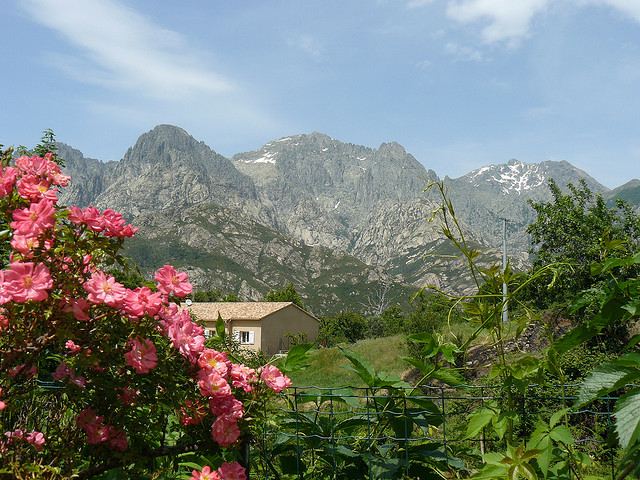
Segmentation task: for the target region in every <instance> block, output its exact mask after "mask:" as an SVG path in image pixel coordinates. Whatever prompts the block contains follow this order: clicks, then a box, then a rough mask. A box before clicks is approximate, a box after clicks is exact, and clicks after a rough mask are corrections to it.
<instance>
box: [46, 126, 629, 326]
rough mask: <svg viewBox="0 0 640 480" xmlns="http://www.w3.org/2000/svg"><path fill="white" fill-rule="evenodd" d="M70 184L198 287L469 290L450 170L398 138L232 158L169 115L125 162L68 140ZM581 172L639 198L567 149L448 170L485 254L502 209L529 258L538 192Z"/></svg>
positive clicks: (139, 249) (313, 138) (515, 250)
mask: <svg viewBox="0 0 640 480" xmlns="http://www.w3.org/2000/svg"><path fill="white" fill-rule="evenodd" d="M58 153H59V154H60V156H61V157H62V158H64V159H65V162H66V167H65V168H66V172H67V173H68V174H69V175H71V176H72V184H71V185H70V186H69V187H67V188H66V189H65V191H63V192H62V194H61V201H62V202H63V203H66V204H76V205H80V206H86V205H95V206H97V207H100V208H107V207H109V208H113V209H115V210H118V211H121V212H123V214H124V215H125V216H126V217H127V218H128V220H129V221H131V222H132V223H134V224H135V225H136V226H139V227H140V231H139V233H138V235H137V236H136V237H135V238H134V239H132V240H131V241H129V242H128V244H127V254H128V255H130V256H131V257H132V258H133V259H134V260H136V261H137V262H138V264H139V265H140V266H141V268H142V269H143V271H144V272H145V273H149V272H151V271H152V270H153V269H155V268H157V267H158V266H161V265H163V264H165V263H172V264H174V265H176V266H178V267H181V268H183V269H185V270H187V271H188V272H189V274H190V276H191V278H192V281H193V283H194V284H195V285H196V288H198V289H201V290H206V289H219V290H221V291H223V292H233V293H237V294H238V295H239V296H240V297H242V298H246V299H258V298H261V297H262V295H263V294H264V293H265V292H266V291H268V290H270V289H272V288H278V287H281V286H283V285H284V284H285V283H286V282H289V281H291V282H292V283H293V284H294V285H295V286H296V288H297V289H298V290H299V291H300V293H301V294H302V296H303V298H304V300H305V302H306V303H307V305H308V306H309V307H310V308H311V309H312V310H313V311H315V312H316V313H322V314H324V313H331V312H335V311H338V310H342V309H349V308H355V309H358V310H360V311H368V312H376V311H379V310H380V309H381V308H383V307H384V306H385V305H386V304H388V303H389V302H393V301H395V300H396V299H400V298H404V299H406V298H408V296H409V294H410V292H412V291H415V290H416V289H417V288H420V287H423V286H425V285H427V284H435V285H437V286H439V287H440V288H445V289H450V290H456V291H461V290H465V289H468V288H469V286H470V283H469V277H468V274H467V272H466V270H465V268H464V265H463V264H462V263H461V262H460V261H458V260H456V259H453V258H452V256H451V254H452V253H454V252H453V251H452V246H451V245H450V243H449V242H448V241H447V240H446V238H445V237H444V236H443V234H442V231H441V227H440V225H439V224H438V223H437V222H429V221H428V219H429V218H430V217H431V216H432V212H433V211H434V210H436V209H437V208H438V207H439V205H440V199H439V198H438V196H437V195H435V193H434V192H432V191H429V190H427V191H425V187H426V186H427V185H428V184H429V183H430V182H434V181H439V180H440V178H439V177H438V175H437V174H436V173H435V172H434V171H432V170H427V169H426V168H425V167H424V166H423V165H422V164H421V163H420V162H418V161H417V160H416V159H415V158H414V157H413V156H412V155H411V154H409V153H407V152H406V151H405V149H404V148H403V147H402V146H401V145H399V144H398V143H395V142H391V143H383V144H382V145H380V147H378V148H370V147H365V146H361V145H354V144H350V143H344V142H340V141H338V140H335V139H333V138H331V137H329V136H327V135H324V134H321V133H311V134H302V135H295V136H290V137H285V138H280V139H277V140H273V141H271V142H269V143H267V144H265V145H264V146H262V147H261V148H260V149H258V150H255V151H251V152H243V153H238V154H236V155H234V156H233V157H231V158H226V157H224V156H222V155H220V154H218V153H216V152H215V151H214V150H212V149H211V148H210V147H208V146H207V145H205V144H204V143H203V142H199V141H197V140H196V139H194V138H193V137H192V136H190V135H189V134H188V133H187V132H186V131H184V130H183V129H181V128H179V127H175V126H171V125H159V126H157V127H155V128H153V129H152V130H151V131H149V132H147V133H144V134H143V135H141V136H140V138H139V139H138V140H137V142H136V143H135V145H133V146H132V147H131V148H129V149H128V150H127V152H126V154H125V155H124V157H123V158H122V160H120V161H117V162H101V161H99V160H96V159H91V158H86V157H84V155H83V154H82V153H81V152H80V151H78V150H75V149H73V148H72V147H70V146H68V145H65V144H63V143H60V144H58ZM548 178H553V179H554V180H555V181H556V182H557V183H558V184H559V185H560V186H561V187H564V186H566V184H567V183H577V182H578V181H579V180H580V179H584V181H585V182H586V183H587V185H588V186H589V187H590V188H591V189H592V190H593V191H595V192H598V193H601V194H603V195H604V196H605V197H607V198H611V199H613V198H623V199H626V200H629V201H631V202H632V203H634V204H636V205H638V204H640V201H639V200H640V194H639V193H640V181H638V180H633V181H630V182H629V183H627V184H625V185H623V186H621V187H619V188H618V189H614V190H609V189H607V188H606V187H604V186H603V185H601V184H600V183H598V182H597V181H596V180H595V179H593V178H592V177H590V176H589V175H588V174H587V173H586V172H583V171H581V170H579V169H578V168H576V167H574V166H572V165H571V164H569V163H567V162H552V161H547V162H542V163H539V164H527V163H523V162H519V161H517V160H511V161H509V162H508V163H506V164H499V165H491V166H485V167H482V168H479V169H477V170H474V171H472V172H470V173H468V174H466V175H464V176H462V177H459V178H455V179H451V178H448V177H445V178H444V179H442V181H443V182H444V184H445V186H446V188H447V191H448V194H449V196H450V198H451V200H452V202H453V204H454V206H455V208H456V212H457V216H458V218H459V220H460V221H461V223H462V225H463V226H464V228H465V230H466V231H467V233H468V235H469V238H470V239H471V241H472V242H473V243H474V245H477V246H478V247H480V248H481V250H482V251H483V253H484V254H483V258H482V261H484V262H486V263H491V262H493V261H495V260H496V259H497V258H498V256H499V255H498V247H500V245H501V235H502V220H501V219H503V218H505V219H507V221H508V226H509V253H510V258H511V260H512V262H513V263H514V264H515V265H516V266H520V267H524V266H526V265H527V260H528V251H529V240H528V238H527V235H526V232H525V229H526V226H527V225H528V224H529V223H530V222H531V221H532V220H533V219H534V217H533V213H534V212H533V210H532V209H531V208H530V207H529V205H528V203H527V202H528V200H530V199H531V200H536V201H539V200H546V199H549V198H550V191H549V189H548V187H547V179H548Z"/></svg>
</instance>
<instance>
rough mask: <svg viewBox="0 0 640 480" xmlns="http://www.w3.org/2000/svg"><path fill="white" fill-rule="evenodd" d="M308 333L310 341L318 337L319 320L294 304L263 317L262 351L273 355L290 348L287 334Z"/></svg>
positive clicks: (307, 338) (307, 336)
mask: <svg viewBox="0 0 640 480" xmlns="http://www.w3.org/2000/svg"><path fill="white" fill-rule="evenodd" d="M300 333H304V334H305V335H306V340H307V341H309V342H313V341H315V339H316V338H317V337H318V321H317V320H316V319H315V318H313V317H312V316H310V315H307V314H306V313H305V312H303V311H301V310H300V309H298V308H297V307H295V306H293V305H289V306H288V307H285V308H283V309H282V310H278V311H277V312H275V313H272V314H271V315H269V316H267V317H266V318H264V319H262V338H261V341H262V344H261V346H262V351H263V352H265V353H266V354H267V355H273V354H274V353H278V352H279V351H280V350H289V340H288V339H287V338H286V335H287V334H294V335H296V334H300Z"/></svg>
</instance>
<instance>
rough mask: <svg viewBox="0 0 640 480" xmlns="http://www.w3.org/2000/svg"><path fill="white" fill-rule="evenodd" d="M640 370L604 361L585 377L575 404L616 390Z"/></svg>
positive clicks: (634, 376)
mask: <svg viewBox="0 0 640 480" xmlns="http://www.w3.org/2000/svg"><path fill="white" fill-rule="evenodd" d="M639 374H640V372H638V371H635V370H633V369H630V368H626V367H620V366H617V365H614V364H612V363H611V362H609V363H606V364H604V365H602V366H600V367H598V368H596V369H595V370H594V371H593V372H591V374H589V376H588V377H587V378H585V380H584V382H583V383H582V386H581V387H580V393H579V394H578V400H577V402H576V405H577V406H581V405H584V404H586V403H589V402H591V401H593V400H595V399H596V398H598V397H599V396H601V395H604V394H605V393H609V392H611V391H613V390H616V389H618V388H620V387H622V386H623V385H625V384H627V383H629V381H630V380H632V379H634V378H637V377H638V375H639Z"/></svg>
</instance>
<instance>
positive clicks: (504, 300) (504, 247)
mask: <svg viewBox="0 0 640 480" xmlns="http://www.w3.org/2000/svg"><path fill="white" fill-rule="evenodd" d="M506 271H507V219H506V218H503V219H502V275H503V277H504V274H505V272H506ZM507 293H508V291H507V282H506V281H505V279H504V278H503V280H502V323H507V322H508V321H509V308H508V305H507Z"/></svg>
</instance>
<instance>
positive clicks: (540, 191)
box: [445, 160, 608, 260]
mask: <svg viewBox="0 0 640 480" xmlns="http://www.w3.org/2000/svg"><path fill="white" fill-rule="evenodd" d="M551 178H552V179H554V181H555V182H556V183H557V184H558V185H559V186H560V188H562V189H564V188H566V186H567V184H568V183H573V184H577V183H578V182H579V181H580V180H581V179H582V180H584V181H585V182H586V184H587V186H588V187H589V188H590V189H591V190H592V191H594V192H597V193H603V194H604V193H606V192H607V191H608V189H607V188H606V187H605V186H603V185H602V184H600V183H599V182H598V181H596V180H595V179H594V178H592V177H591V176H589V175H588V174H587V173H586V172H584V171H582V170H580V169H578V168H576V167H574V166H573V165H571V164H570V163H568V162H565V161H560V162H555V161H546V162H541V163H537V164H535V163H533V164H532V163H524V162H520V161H518V160H510V161H509V162H508V163H506V164H498V165H489V166H486V167H482V168H479V169H476V170H474V171H472V172H469V173H468V174H466V175H463V176H462V177H459V178H455V179H450V178H448V177H447V178H446V179H445V184H446V187H447V189H448V191H449V193H450V195H451V199H452V201H453V204H454V206H455V209H456V212H457V214H458V216H459V217H460V219H461V220H462V221H463V222H465V224H467V225H468V226H469V227H470V229H471V231H472V232H473V233H474V235H475V237H476V238H478V239H481V240H482V242H483V243H484V244H485V245H487V246H489V247H492V248H499V247H500V245H501V244H502V228H503V225H502V223H503V219H506V220H507V222H508V236H509V240H508V242H509V250H510V253H511V254H512V255H515V256H516V257H517V258H519V259H520V260H525V259H526V258H527V251H528V249H529V243H530V242H529V238H528V236H527V234H526V227H527V225H529V224H530V223H531V222H532V221H533V220H534V219H535V216H534V213H535V212H534V211H533V209H532V208H531V207H530V206H529V204H528V202H529V201H530V200H533V201H547V200H550V199H551V191H550V190H549V188H548V180H549V179H551Z"/></svg>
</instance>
